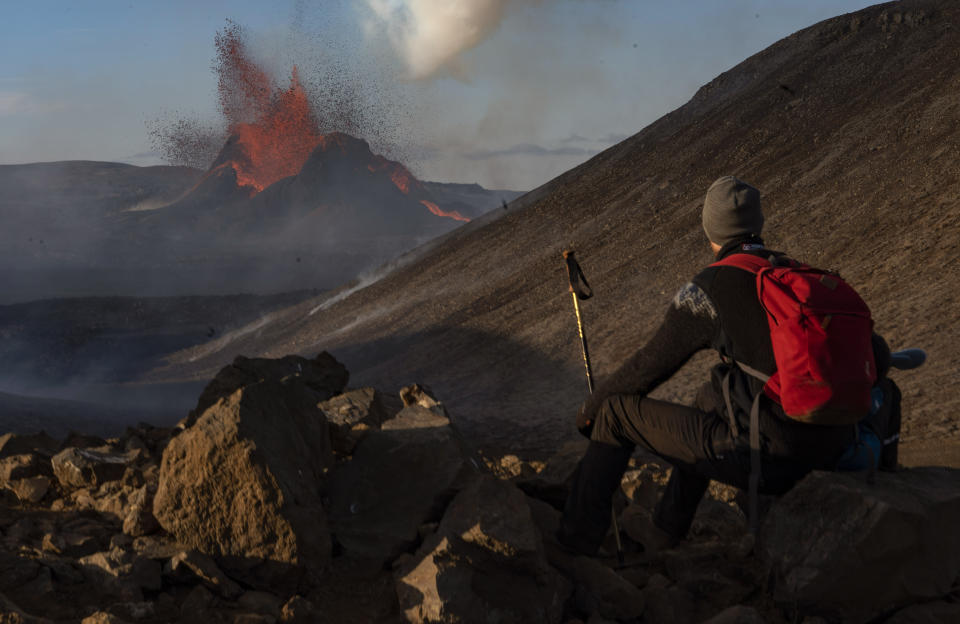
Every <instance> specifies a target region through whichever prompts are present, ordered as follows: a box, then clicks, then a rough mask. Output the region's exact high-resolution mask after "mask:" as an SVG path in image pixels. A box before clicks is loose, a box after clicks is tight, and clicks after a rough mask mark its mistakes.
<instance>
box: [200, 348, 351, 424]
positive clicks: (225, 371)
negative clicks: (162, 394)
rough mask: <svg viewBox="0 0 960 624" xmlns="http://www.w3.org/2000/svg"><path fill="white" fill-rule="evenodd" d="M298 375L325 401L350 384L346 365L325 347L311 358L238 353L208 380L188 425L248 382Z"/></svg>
mask: <svg viewBox="0 0 960 624" xmlns="http://www.w3.org/2000/svg"><path fill="white" fill-rule="evenodd" d="M287 377H298V378H300V380H301V382H302V383H303V384H305V385H306V386H307V387H309V388H311V389H312V390H314V391H315V392H316V393H317V394H318V400H319V401H322V400H325V399H329V398H330V397H332V396H334V395H337V394H340V393H341V392H343V389H344V388H345V387H346V385H347V380H348V379H349V378H350V374H349V373H348V372H347V369H346V368H345V367H344V366H343V364H341V363H340V362H338V361H337V360H336V359H335V358H334V357H333V356H332V355H330V354H329V353H327V352H326V351H324V352H322V353H319V354H317V356H316V357H315V358H313V359H312V360H308V359H306V358H302V357H300V356H298V355H288V356H286V357H283V358H280V359H270V358H246V357H243V356H242V355H238V356H237V357H236V358H235V359H234V360H233V363H232V364H230V365H228V366H224V367H223V368H221V369H220V372H218V373H217V374H216V376H215V377H214V378H213V379H212V380H211V381H210V383H208V384H207V386H206V387H205V388H204V389H203V392H202V393H201V394H200V398H199V399H198V400H197V406H196V407H195V408H194V409H193V410H192V411H191V412H190V414H189V416H187V420H186V422H185V423H184V426H185V427H189V426H190V425H192V424H193V423H194V422H195V421H196V419H197V418H199V417H200V415H201V414H203V412H204V411H205V410H206V409H207V408H209V407H210V406H212V405H213V404H214V403H216V402H217V401H219V400H220V399H222V398H226V397H229V396H230V395H232V394H233V393H234V392H236V391H237V390H239V389H240V388H243V387H245V386H250V385H253V384H255V383H257V382H259V381H263V380H265V379H273V380H277V381H279V380H283V379H285V378H287Z"/></svg>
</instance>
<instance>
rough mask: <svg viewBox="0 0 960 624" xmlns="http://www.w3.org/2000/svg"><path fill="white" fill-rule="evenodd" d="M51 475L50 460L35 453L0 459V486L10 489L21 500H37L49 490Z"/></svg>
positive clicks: (31, 501) (32, 501) (34, 501)
mask: <svg viewBox="0 0 960 624" xmlns="http://www.w3.org/2000/svg"><path fill="white" fill-rule="evenodd" d="M52 476H53V469H52V468H51V466H50V461H49V460H48V459H42V458H41V457H40V456H39V455H37V454H36V453H23V454H19V455H8V456H7V457H4V458H3V459H0V486H3V487H5V488H7V489H8V490H10V491H12V492H13V493H14V494H16V495H17V498H19V499H20V500H21V501H26V502H30V503H36V502H39V501H40V500H41V499H42V498H43V497H44V496H45V495H46V493H47V491H48V490H49V488H50V477H52Z"/></svg>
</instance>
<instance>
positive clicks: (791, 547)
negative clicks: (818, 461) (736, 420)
mask: <svg viewBox="0 0 960 624" xmlns="http://www.w3.org/2000/svg"><path fill="white" fill-rule="evenodd" d="M958 526H960V470H955V469H949V468H915V469H910V470H904V471H901V472H897V473H878V474H877V475H876V483H875V484H869V483H866V482H865V480H864V479H863V478H862V477H860V476H858V475H853V474H846V473H826V472H814V473H811V474H810V475H808V476H807V477H806V478H804V479H803V480H802V481H801V482H800V483H799V484H797V486H796V487H794V488H793V489H792V490H791V491H790V492H788V493H787V494H786V495H785V496H784V497H783V498H782V499H781V500H780V501H779V502H778V503H777V504H776V505H774V507H773V508H772V510H771V511H770V514H769V516H768V517H767V520H766V521H765V522H764V524H763V527H762V532H761V542H760V545H761V549H762V552H763V554H764V555H765V557H766V559H767V561H769V566H770V569H771V572H772V574H773V578H774V583H775V584H774V587H773V590H774V597H775V598H776V599H778V600H782V601H789V602H790V603H794V604H797V605H800V606H801V608H805V609H807V610H809V611H810V612H812V613H822V614H824V615H826V616H828V617H838V618H840V619H842V620H843V621H844V622H867V621H870V620H873V619H874V618H875V617H877V616H879V615H880V614H882V613H886V612H889V611H890V610H892V609H895V608H898V607H903V606H906V605H909V604H911V603H916V602H926V601H930V600H934V599H936V598H938V597H941V596H945V595H947V594H948V593H950V592H951V591H953V590H955V582H956V579H957V578H960V532H958V531H957V527H958Z"/></svg>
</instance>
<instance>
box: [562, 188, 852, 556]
mask: <svg viewBox="0 0 960 624" xmlns="http://www.w3.org/2000/svg"><path fill="white" fill-rule="evenodd" d="M703 228H704V231H705V232H706V235H707V238H708V239H709V241H710V246H711V248H712V250H713V253H714V254H715V256H716V259H717V260H718V261H719V260H722V259H724V258H727V257H728V256H731V255H733V254H752V255H754V256H759V257H761V258H770V257H771V256H782V254H779V253H776V252H771V251H770V250H768V249H766V248H765V247H764V245H763V241H762V240H761V238H760V233H761V230H762V228H763V213H762V212H761V209H760V192H759V191H758V190H757V189H756V188H754V187H752V186H751V185H749V184H746V183H745V182H742V181H741V180H738V179H737V178H735V177H733V176H726V177H722V178H720V179H719V180H717V181H716V182H714V183H713V185H711V186H710V188H709V189H708V191H707V195H706V199H705V201H704V205H703ZM708 347H712V348H714V349H716V350H717V351H718V352H719V353H720V354H721V355H722V356H726V357H727V358H732V359H734V360H735V361H736V364H731V363H721V364H718V365H717V366H715V367H714V368H713V370H712V371H711V383H708V384H706V385H705V386H704V387H703V388H701V389H700V391H699V392H698V395H697V398H696V401H695V403H694V406H692V407H691V406H686V405H679V404H675V403H669V402H665V401H659V400H656V399H651V398H648V397H647V394H648V393H649V392H651V391H652V390H653V389H654V388H656V387H657V386H658V385H659V384H660V383H662V382H663V381H665V380H667V379H669V378H670V376H671V375H673V374H674V373H675V372H676V371H677V370H679V369H680V368H681V367H682V366H683V365H684V363H685V362H687V360H688V359H689V358H690V357H691V356H692V355H693V354H695V353H696V352H698V351H700V350H701V349H705V348H708ZM727 361H728V362H729V359H728V360H727ZM741 367H743V368H741ZM744 368H747V369H755V370H756V371H759V372H762V373H764V374H765V375H771V374H772V373H773V372H774V371H775V370H776V363H775V359H774V354H773V348H772V346H771V338H770V329H769V327H768V322H767V317H766V313H765V311H764V309H763V308H762V307H761V304H760V301H759V299H758V296H757V287H756V276H755V275H754V274H753V273H751V272H749V271H745V270H742V269H740V268H737V267H732V266H710V267H707V268H706V269H704V270H703V271H701V272H700V273H699V274H698V275H697V276H696V277H694V278H693V280H692V281H691V282H690V283H688V284H686V285H685V286H684V287H683V288H681V289H680V291H679V292H678V293H677V295H676V297H675V298H674V299H673V302H672V303H671V305H670V307H669V309H668V310H667V313H666V317H665V318H664V320H663V322H662V324H661V325H660V327H659V328H658V329H657V331H656V332H655V334H654V335H653V337H652V338H651V339H650V341H649V342H648V343H647V344H646V345H645V346H644V347H643V348H641V349H640V350H639V351H637V353H636V354H635V355H633V356H632V357H631V358H630V359H628V360H627V361H626V362H624V364H623V365H622V366H620V368H619V369H618V370H617V371H616V372H614V373H613V374H612V375H611V376H610V378H609V379H607V380H606V381H605V383H603V384H602V385H600V387H599V388H598V389H597V391H596V392H595V393H594V394H593V395H592V396H591V397H590V399H588V400H587V401H586V402H585V403H584V404H583V406H582V407H581V408H580V411H579V413H578V416H577V426H578V428H579V429H580V431H581V432H582V433H584V434H585V435H587V436H588V437H589V438H590V445H589V447H588V448H587V451H586V454H585V455H584V457H583V458H582V459H581V461H580V464H579V466H578V467H577V470H576V472H575V473H574V476H573V483H572V489H571V491H570V494H569V497H568V499H567V502H566V507H565V510H564V515H563V520H562V523H561V526H560V530H559V533H558V535H557V537H558V539H559V541H560V542H561V543H562V544H564V545H565V546H567V547H570V548H572V549H574V550H576V551H579V552H583V553H595V552H596V551H597V550H598V548H599V546H600V544H601V542H602V541H603V539H604V537H605V536H606V534H607V530H608V528H609V525H610V509H611V500H612V496H613V493H614V491H615V490H616V489H617V487H618V486H619V484H620V480H621V478H622V477H623V473H624V471H625V469H626V467H627V462H628V460H629V459H630V456H631V454H632V453H633V451H634V448H635V446H637V445H639V446H640V447H641V448H643V449H645V450H647V451H649V452H651V453H654V454H656V455H658V456H660V457H662V458H663V459H665V460H666V461H668V462H670V463H671V464H672V465H673V471H672V474H671V476H670V480H669V482H668V483H667V486H666V491H665V492H664V494H663V497H662V499H661V500H660V502H659V504H658V506H657V508H656V510H655V512H654V515H653V518H652V523H651V524H650V526H649V527H648V530H647V531H646V532H647V533H648V535H646V536H645V538H644V540H643V541H644V544H643V546H644V548H645V550H647V551H648V552H653V551H656V550H659V549H661V548H665V547H669V546H672V545H674V544H676V543H677V542H678V541H679V540H681V539H683V538H684V537H685V536H686V534H687V531H688V530H689V528H690V524H691V522H692V520H693V517H694V513H695V512H696V509H697V506H698V504H699V502H700V499H701V498H702V497H703V494H704V492H705V491H706V489H707V486H708V484H709V481H710V480H711V479H714V480H716V481H721V482H724V483H727V484H730V485H734V486H736V487H739V488H741V489H744V490H746V489H747V486H748V480H749V477H750V473H751V458H750V443H749V429H750V420H751V419H750V413H751V407H752V406H753V403H754V399H755V398H756V397H757V396H758V395H759V403H758V406H759V425H760V426H759V431H760V432H761V438H760V445H759V446H760V449H761V461H760V467H761V470H760V474H762V475H763V480H762V484H761V486H760V491H761V492H764V493H769V494H779V493H783V492H785V491H787V490H788V489H789V488H790V487H791V486H792V485H793V484H794V483H796V482H797V481H798V480H799V479H800V478H802V477H803V476H804V475H805V474H807V473H808V472H810V471H811V470H815V469H819V470H831V469H834V468H835V467H836V465H837V462H838V460H839V458H840V457H841V455H843V453H844V451H845V450H846V449H847V448H848V447H849V446H850V445H851V444H852V443H853V442H854V441H855V436H856V433H855V429H856V428H855V427H854V426H837V425H822V424H819V425H818V424H808V423H805V422H800V421H798V420H794V419H792V418H789V417H788V416H786V414H785V413H784V411H783V408H782V407H781V406H780V405H779V404H778V403H776V402H775V401H774V400H772V399H771V398H769V397H768V396H766V394H764V393H763V386H764V383H763V381H761V380H759V379H757V378H755V377H753V376H751V375H749V374H747V373H746V372H745V371H744ZM728 372H729V373H730V377H729V379H728V381H729V386H728V390H729V404H730V405H731V407H732V409H733V411H734V412H735V414H736V415H735V418H734V419H729V418H728V417H727V412H728V410H727V409H726V405H727V404H728V403H727V401H725V398H724V392H723V385H724V382H723V380H724V377H725V376H726V375H727V373H728ZM731 421H732V422H731Z"/></svg>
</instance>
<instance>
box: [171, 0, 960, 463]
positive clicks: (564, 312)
mask: <svg viewBox="0 0 960 624" xmlns="http://www.w3.org/2000/svg"><path fill="white" fill-rule="evenodd" d="M958 90H960V7H958V6H957V5H956V3H954V2H949V1H946V0H940V1H937V0H910V1H904V2H897V3H889V4H883V5H879V6H875V7H871V8H868V9H864V10H862V11H859V12H856V13H853V14H849V15H843V16H840V17H837V18H835V19H831V20H827V21H824V22H821V23H819V24H816V25H814V26H812V27H810V28H807V29H805V30H802V31H800V32H797V33H795V34H793V35H791V36H789V37H787V38H785V39H783V40H781V41H779V42H777V43H776V44H774V45H772V46H771V47H769V48H768V49H766V50H764V51H762V52H760V53H759V54H756V55H755V56H753V57H751V58H749V59H747V60H746V61H744V62H743V63H741V64H740V65H738V66H736V67H734V68H733V69H731V70H730V71H728V72H725V73H724V74H722V75H720V76H718V77H717V78H716V79H714V80H713V81H711V82H710V83H709V84H707V85H705V86H704V87H702V88H701V89H700V90H699V91H698V92H697V93H696V95H695V96H694V97H693V98H692V99H691V100H690V101H689V102H688V103H687V104H685V105H684V106H682V107H680V108H679V109H677V110H676V111H674V112H672V113H670V114H668V115H666V116H665V117H663V118H661V119H659V120H658V121H656V122H655V123H653V124H651V125H650V126H648V127H647V128H645V129H643V130H642V131H641V132H639V133H638V134H636V135H635V136H633V137H631V138H629V139H627V140H626V141H624V142H622V143H620V144H618V145H616V146H614V147H612V148H610V149H608V150H606V151H605V152H603V153H601V154H600V155H598V156H596V157H595V158H593V159H592V160H590V161H588V162H587V163H585V164H583V165H581V166H579V167H577V168H575V169H573V170H571V171H569V172H567V173H565V174H564V175H562V176H560V177H559V178H557V179H555V180H553V181H551V182H550V183H548V184H546V185H544V186H542V187H540V188H539V189H537V190H535V191H533V192H531V193H530V194H529V195H528V196H527V197H525V198H523V199H521V200H520V201H518V202H516V203H515V204H514V206H513V207H511V209H510V210H509V211H508V212H507V213H506V214H505V215H504V216H503V217H501V218H500V219H498V220H496V221H492V222H489V223H480V222H477V221H475V222H474V223H470V224H467V225H466V226H464V227H463V228H461V229H459V230H456V231H454V232H452V233H450V234H448V235H446V237H445V238H444V239H443V240H441V241H439V242H438V243H437V244H436V246H434V248H433V249H432V250H431V251H430V252H429V253H427V254H426V255H424V256H423V257H422V258H420V259H419V260H418V261H416V262H413V263H411V264H410V265H408V266H406V267H404V268H401V269H399V270H397V271H395V272H394V273H392V274H391V275H389V276H387V277H386V278H384V279H382V280H381V281H379V282H377V283H375V284H372V285H370V286H369V287H367V288H365V289H362V290H359V291H357V292H355V293H353V294H352V295H350V296H349V297H346V298H345V299H343V300H341V301H339V302H337V303H335V304H334V305H331V306H330V307H329V308H327V309H325V310H323V311H318V312H317V313H316V314H314V315H312V316H308V314H307V313H308V312H309V311H310V310H312V309H314V308H316V307H317V305H319V304H320V303H321V302H322V301H323V298H318V299H316V300H314V301H312V302H310V301H308V302H305V303H304V304H302V305H301V306H299V307H293V308H290V309H289V310H287V311H286V312H284V313H282V314H279V315H278V316H277V317H276V320H275V321H274V322H273V323H271V324H270V325H269V326H267V327H264V328H261V330H260V333H259V334H258V335H252V334H251V335H248V336H245V337H244V338H243V339H241V340H239V341H238V342H237V343H235V344H234V345H232V349H230V350H225V351H223V352H220V353H216V354H211V355H209V356H207V357H206V358H202V359H200V360H198V361H196V362H193V363H189V361H188V360H189V357H190V354H189V353H188V352H186V353H183V354H181V355H179V356H177V357H176V358H174V360H173V363H172V364H171V366H170V367H169V368H168V369H166V370H162V371H157V372H156V373H155V374H154V376H155V377H156V378H165V377H177V376H196V377H204V376H210V375H212V374H213V373H214V372H216V370H217V369H218V367H220V366H221V365H222V364H224V363H226V362H228V361H230V359H231V358H232V357H233V356H234V355H235V354H236V353H243V354H245V355H266V356H271V357H277V356H280V355H283V354H286V353H291V352H295V353H302V354H312V353H315V352H317V351H319V350H321V349H327V350H329V351H330V352H331V353H333V354H335V355H336V356H337V357H338V358H339V359H341V360H342V361H344V362H345V363H346V365H347V366H348V368H349V369H350V371H351V383H354V384H357V385H362V384H371V385H376V386H378V387H383V388H388V387H391V386H393V387H399V386H400V385H402V384H406V383H409V382H411V381H414V380H416V381H420V382H423V383H426V384H428V385H431V386H432V387H433V388H434V389H435V390H436V392H437V393H438V395H439V396H441V397H443V399H444V401H445V403H446V404H447V406H448V408H449V409H450V412H451V414H454V415H455V417H456V418H459V420H460V424H461V426H462V427H463V428H464V429H465V430H466V432H467V433H468V434H469V435H471V436H472V437H473V438H474V439H475V440H476V441H477V443H478V444H479V445H481V446H487V447H496V446H499V447H501V448H506V449H513V450H515V451H519V452H529V453H545V452H549V451H551V450H553V449H555V448H557V447H558V445H559V444H561V443H562V442H563V441H564V440H566V439H569V438H573V437H575V436H576V435H577V434H576V432H575V431H574V428H573V425H572V417H573V414H575V411H576V408H577V406H578V404H579V403H580V402H581V401H582V400H583V398H584V394H585V384H584V382H583V378H582V376H583V365H582V362H581V361H580V350H579V346H578V342H577V335H576V325H575V321H574V318H573V311H572V310H571V309H570V307H571V306H570V301H569V295H568V293H567V284H566V277H565V273H564V268H563V262H562V258H561V255H560V254H561V251H562V250H563V249H564V248H567V247H573V248H575V249H576V250H577V252H578V257H579V258H580V260H581V264H582V266H583V268H584V270H585V271H586V273H587V275H588V277H589V279H590V281H591V285H592V286H593V288H594V291H595V292H596V297H594V298H593V299H592V300H590V301H589V302H586V303H585V304H584V306H583V313H584V323H585V327H586V331H587V335H588V337H589V339H590V341H591V345H590V346H591V353H592V355H593V358H594V360H593V365H594V370H595V374H596V375H597V377H598V378H599V379H602V378H603V377H604V376H606V375H608V374H609V373H610V372H611V371H613V370H614V368H615V367H616V366H618V365H619V364H620V363H621V362H622V361H623V360H624V359H625V358H626V357H628V356H629V355H631V354H632V353H633V352H634V350H635V349H636V348H637V346H638V345H640V344H642V343H643V342H644V340H645V338H646V337H648V336H649V335H650V333H651V332H652V331H653V329H654V328H655V327H656V325H657V324H658V323H659V321H660V319H661V318H662V316H663V312H664V310H665V308H666V306H667V305H668V303H669V301H670V300H671V298H672V297H673V295H674V293H675V292H676V290H677V289H678V288H679V287H680V286H681V285H682V284H683V283H684V282H685V281H687V280H688V279H689V278H690V277H691V276H692V275H694V274H695V273H696V272H697V271H698V270H699V269H700V268H702V267H703V266H705V265H706V264H708V263H709V262H710V260H711V255H710V253H709V250H708V249H707V245H706V241H705V239H704V236H703V232H702V228H701V225H700V210H701V205H702V201H703V195H704V192H705V190H706V188H707V187H708V186H709V184H710V183H711V182H713V180H715V179H716V178H717V177H719V176H720V175H724V174H729V173H733V174H737V175H738V176H741V177H742V178H744V179H746V180H748V181H750V182H751V183H753V184H755V185H756V186H757V187H758V188H760V189H761V191H762V193H763V196H762V198H763V203H764V206H765V212H766V216H767V226H766V234H767V244H768V246H770V247H772V248H775V249H783V250H785V251H788V252H789V253H790V254H791V255H793V256H794V257H797V258H799V259H803V260H806V261H808V262H810V263H812V264H814V265H817V266H821V267H824V268H832V269H838V270H840V271H841V273H842V274H843V275H844V277H845V278H847V279H848V280H849V281H850V282H851V283H852V284H854V285H855V286H856V287H857V289H858V291H859V292H860V293H861V294H862V295H863V297H864V298H865V300H866V301H867V303H868V304H869V305H870V306H871V308H872V311H873V314H874V318H875V321H876V328H877V330H878V331H879V332H881V333H882V334H884V335H885V336H886V337H887V338H888V340H889V342H890V343H891V345H892V346H893V347H894V348H901V347H908V346H909V347H922V348H925V349H927V351H928V354H929V360H928V364H927V365H926V366H924V367H923V368H921V369H919V370H918V371H914V372H898V373H895V375H896V380H897V382H898V383H900V385H901V386H902V388H903V390H904V406H905V423H904V429H903V437H904V449H905V451H904V452H905V453H909V449H910V448H911V445H915V444H919V443H921V442H922V441H924V440H932V439H936V438H940V439H944V440H952V441H954V442H955V441H956V440H957V437H958V432H960V421H958V419H957V416H956V414H957V413H960V397H958V395H957V393H956V392H955V391H954V387H955V381H956V374H957V371H958V370H960V328H958V326H957V323H956V320H955V315H954V314H951V313H950V311H951V310H955V309H957V306H958V304H960V301H958V291H957V288H956V284H957V283H960V267H958V264H957V262H956V257H957V254H958V253H960V248H958V236H957V233H958V232H960V201H958V197H960V158H958V155H960V101H958V99H957V96H956V94H957V92H958ZM358 319H359V320H360V321H359V322H357V320H358ZM714 361H715V356H714V355H713V354H712V353H707V352H705V353H704V354H703V355H702V357H697V358H695V359H694V360H693V361H692V362H691V363H689V364H688V365H687V366H686V367H685V368H684V369H683V371H681V373H680V374H679V375H678V376H677V379H676V380H675V382H673V383H670V384H668V385H667V386H666V387H664V388H662V389H660V390H659V391H658V392H657V393H656V396H660V397H666V398H671V399H691V398H692V392H693V391H694V390H695V389H696V388H697V387H698V386H699V385H700V384H701V383H702V382H703V380H704V379H705V376H704V375H705V367H706V366H707V365H709V364H711V363H713V362H714Z"/></svg>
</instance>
